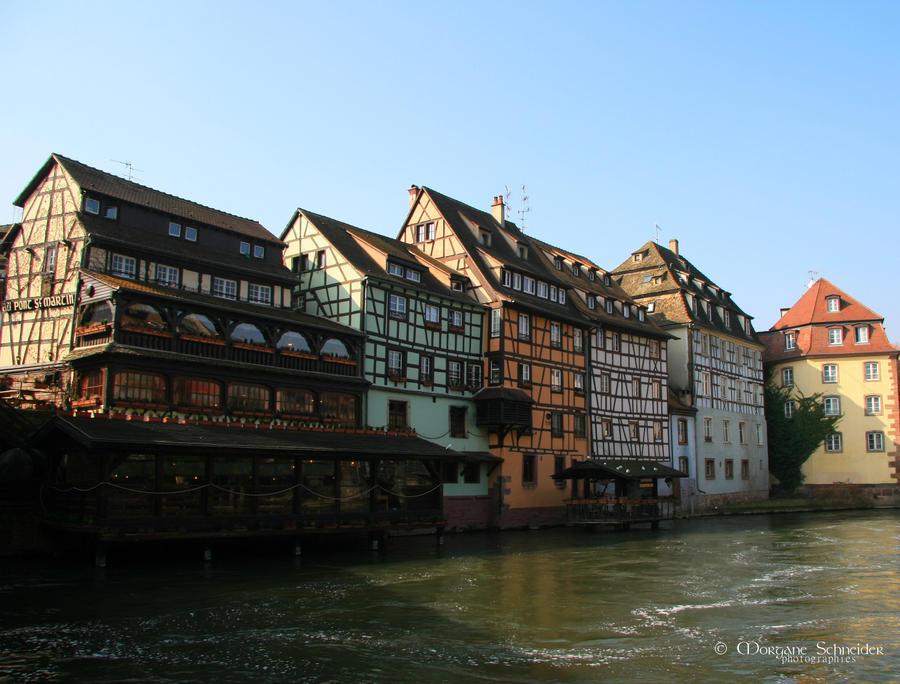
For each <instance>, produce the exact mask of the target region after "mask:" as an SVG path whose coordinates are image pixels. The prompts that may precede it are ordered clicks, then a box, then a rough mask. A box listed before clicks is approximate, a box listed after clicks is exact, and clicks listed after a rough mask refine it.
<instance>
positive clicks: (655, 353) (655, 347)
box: [650, 340, 662, 359]
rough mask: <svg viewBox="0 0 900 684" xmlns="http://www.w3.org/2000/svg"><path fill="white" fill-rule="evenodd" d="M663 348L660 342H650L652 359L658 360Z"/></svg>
mask: <svg viewBox="0 0 900 684" xmlns="http://www.w3.org/2000/svg"><path fill="white" fill-rule="evenodd" d="M661 349H662V347H661V345H660V343H659V340H650V358H651V359H658V358H659V354H660V351H661Z"/></svg>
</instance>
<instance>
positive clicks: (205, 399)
mask: <svg viewBox="0 0 900 684" xmlns="http://www.w3.org/2000/svg"><path fill="white" fill-rule="evenodd" d="M174 400H175V403H176V404H177V405H179V406H186V407H189V408H196V409H218V408H219V407H220V406H221V405H222V385H221V384H219V383H218V382H216V381H215V380H207V379H205V378H175V392H174Z"/></svg>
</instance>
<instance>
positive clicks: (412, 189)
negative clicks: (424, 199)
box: [409, 185, 419, 209]
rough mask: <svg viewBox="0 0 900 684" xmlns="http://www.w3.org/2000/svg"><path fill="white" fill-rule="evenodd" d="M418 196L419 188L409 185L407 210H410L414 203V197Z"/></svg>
mask: <svg viewBox="0 0 900 684" xmlns="http://www.w3.org/2000/svg"><path fill="white" fill-rule="evenodd" d="M418 196H419V186H418V185H410V186H409V208H410V209H412V205H413V204H414V203H415V201H416V197H418Z"/></svg>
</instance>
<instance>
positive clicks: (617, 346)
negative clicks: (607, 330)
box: [612, 332, 622, 352]
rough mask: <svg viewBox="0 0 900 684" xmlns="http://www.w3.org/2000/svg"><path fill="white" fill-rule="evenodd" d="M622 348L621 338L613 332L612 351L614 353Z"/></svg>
mask: <svg viewBox="0 0 900 684" xmlns="http://www.w3.org/2000/svg"><path fill="white" fill-rule="evenodd" d="M621 348H622V338H621V336H620V335H619V333H617V332H614V333H613V334H612V350H613V351H614V352H617V351H620V350H621Z"/></svg>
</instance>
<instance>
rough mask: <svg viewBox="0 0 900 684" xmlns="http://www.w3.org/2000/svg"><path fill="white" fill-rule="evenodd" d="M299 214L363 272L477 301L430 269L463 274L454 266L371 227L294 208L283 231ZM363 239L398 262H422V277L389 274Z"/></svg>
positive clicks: (381, 278)
mask: <svg viewBox="0 0 900 684" xmlns="http://www.w3.org/2000/svg"><path fill="white" fill-rule="evenodd" d="M300 214H302V215H303V216H305V217H306V218H307V220H308V221H309V222H310V223H312V224H313V225H314V226H315V227H316V228H317V229H318V230H319V232H320V233H322V235H323V236H325V238H327V240H328V241H329V242H330V243H331V244H332V245H333V246H334V247H335V249H337V250H338V251H339V252H340V253H341V254H343V255H344V258H345V259H347V261H349V262H350V263H351V264H353V266H354V267H355V268H356V269H357V270H358V271H359V272H360V273H361V274H363V275H365V276H370V277H374V278H378V279H380V280H384V281H388V282H393V283H396V284H398V285H403V286H404V287H414V288H415V289H417V290H423V291H425V292H431V293H433V294H437V295H440V296H442V297H446V298H448V299H454V300H457V301H461V302H466V303H468V304H472V305H477V302H476V301H475V300H474V299H472V298H471V297H468V296H466V295H465V294H463V293H460V292H454V291H453V290H451V289H450V288H449V287H447V286H446V285H445V284H444V283H443V282H442V281H441V280H439V279H438V278H436V277H435V276H434V274H433V272H432V269H435V270H439V271H442V272H444V273H445V274H446V275H447V276H448V277H449V276H451V275H456V276H459V277H460V278H465V276H464V275H463V274H461V273H459V272H458V271H456V270H455V269H452V268H450V267H449V266H447V265H446V264H443V263H441V262H440V261H437V260H436V259H432V258H431V257H429V256H428V255H427V254H425V253H424V252H422V251H421V250H420V249H419V248H417V247H415V246H414V245H410V244H407V243H405V242H401V241H400V240H397V239H395V238H389V237H386V236H384V235H380V234H378V233H373V232H372V231H369V230H365V229H363V228H358V227H357V226H353V225H350V224H349V223H344V222H343V221H338V220H336V219H333V218H330V217H328V216H323V215H322V214H316V213H314V212H311V211H307V210H306V209H297V211H296V212H295V214H294V218H293V219H291V222H290V223H289V224H288V228H287V229H286V230H285V233H284V235H286V234H287V231H288V230H289V229H290V226H291V225H292V224H293V223H294V220H295V219H296V217H297V216H298V215H300ZM359 241H362V242H365V243H368V244H369V245H371V246H372V247H374V248H375V249H376V250H378V251H381V252H384V253H385V254H386V255H387V256H389V257H391V258H392V259H394V260H396V261H397V262H398V263H406V264H409V265H412V266H424V267H425V268H424V269H422V270H421V275H422V280H421V282H418V283H413V282H411V281H409V280H406V279H405V278H400V277H398V276H395V275H392V274H391V273H389V272H388V270H387V264H386V263H384V262H380V261H378V260H376V259H373V258H372V256H371V254H370V253H369V252H368V251H366V250H365V249H364V248H363V247H362V246H361V245H360V242H359Z"/></svg>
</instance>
